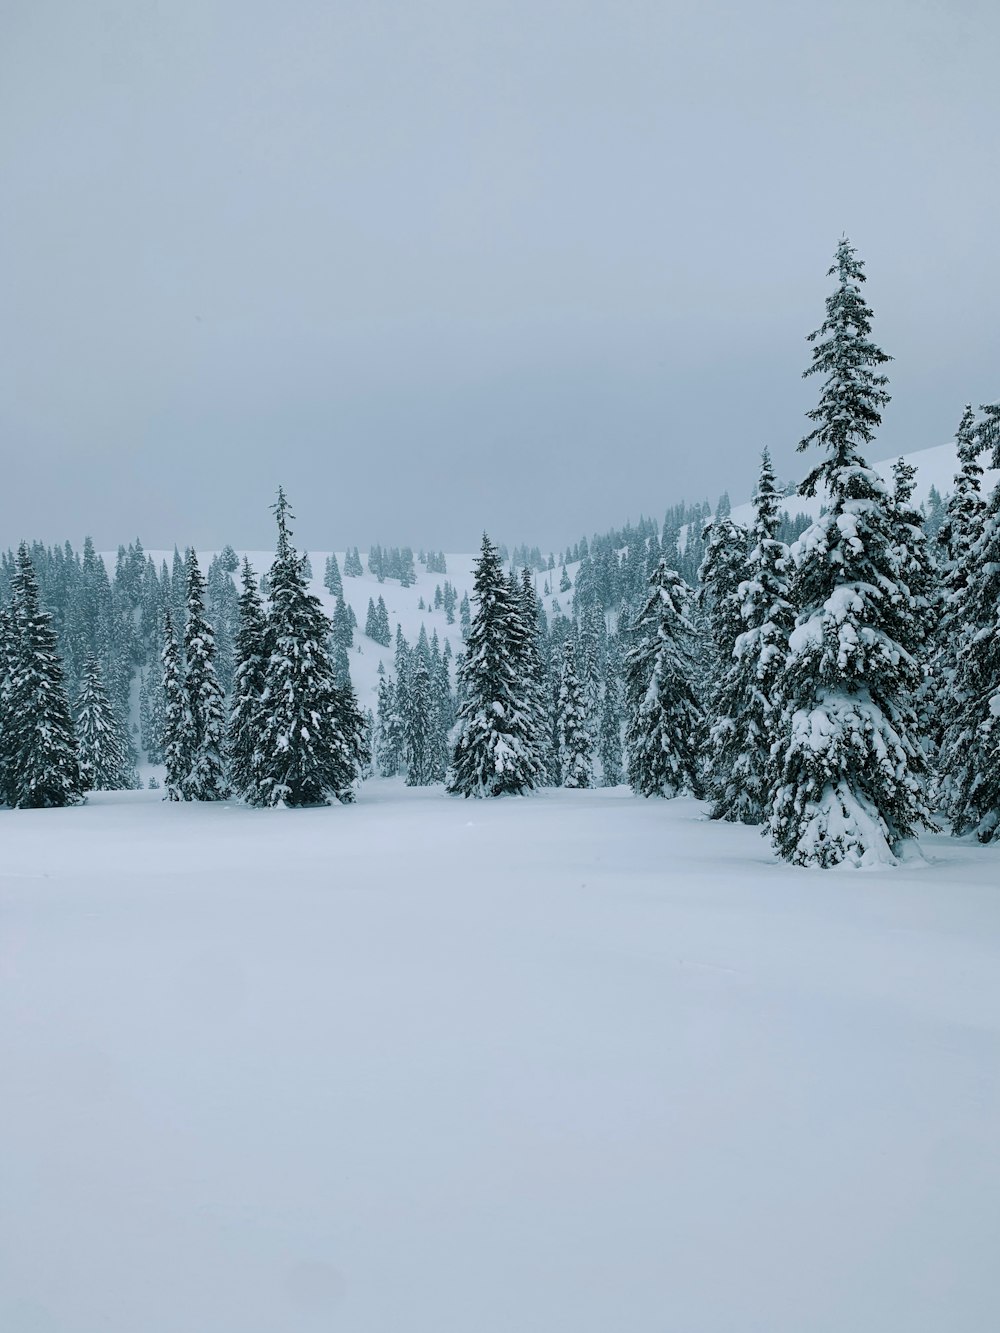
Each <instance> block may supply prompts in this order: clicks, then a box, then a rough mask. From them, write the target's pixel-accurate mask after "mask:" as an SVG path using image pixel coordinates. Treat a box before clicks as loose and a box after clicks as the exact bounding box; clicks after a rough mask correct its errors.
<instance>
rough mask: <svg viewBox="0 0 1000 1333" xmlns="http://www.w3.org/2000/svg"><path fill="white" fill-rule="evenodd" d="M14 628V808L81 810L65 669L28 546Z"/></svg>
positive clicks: (15, 584)
mask: <svg viewBox="0 0 1000 1333" xmlns="http://www.w3.org/2000/svg"><path fill="white" fill-rule="evenodd" d="M10 625H11V629H12V630H13V636H12V640H11V642H10V644H9V650H8V662H7V668H8V672H9V684H8V691H7V704H6V707H5V709H4V712H5V715H6V716H5V721H6V724H7V725H6V729H5V735H4V738H3V745H4V749H5V750H6V753H7V756H8V762H7V764H5V765H4V767H5V769H6V777H7V783H8V792H7V800H8V803H9V804H10V805H14V806H18V807H20V808H22V809H37V808H40V807H50V806H63V805H77V804H79V802H80V801H82V800H83V786H82V783H81V778H80V764H79V760H78V758H77V746H76V735H75V731H74V728H73V718H72V715H71V713H70V708H69V700H68V699H67V697H66V686H65V677H64V674H63V666H62V661H61V660H60V657H59V654H58V651H57V647H56V634H55V631H54V629H53V628H52V617H51V616H50V615H49V613H48V612H47V611H43V610H42V607H41V604H40V600H39V593H38V582H37V580H36V578H35V571H34V568H33V566H32V562H31V556H30V555H29V553H28V547H27V544H26V543H25V542H22V543H21V546H20V548H19V550H18V553H17V562H16V565H15V570H14V577H13V580H12V582H11V617H10Z"/></svg>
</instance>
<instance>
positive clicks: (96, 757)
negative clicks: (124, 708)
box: [76, 657, 134, 791]
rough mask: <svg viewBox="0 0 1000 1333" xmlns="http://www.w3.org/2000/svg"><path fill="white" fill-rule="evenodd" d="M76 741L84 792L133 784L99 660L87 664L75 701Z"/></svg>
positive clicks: (123, 743)
mask: <svg viewBox="0 0 1000 1333" xmlns="http://www.w3.org/2000/svg"><path fill="white" fill-rule="evenodd" d="M76 739H77V749H78V753H79V759H80V781H81V785H82V788H83V790H84V791H122V790H124V789H127V788H128V787H130V786H131V785H132V782H134V779H133V778H132V777H131V775H130V773H129V763H128V756H127V751H126V747H125V742H124V740H123V739H122V735H121V731H120V729H119V726H118V720H117V718H116V717H115V714H114V710H113V709H112V707H111V704H110V702H109V700H108V696H107V693H106V691H105V689H104V684H103V682H102V681H101V669H100V665H99V663H98V661H97V658H96V657H88V658H87V661H86V663H85V665H84V672H83V685H82V687H81V690H80V695H79V697H78V699H77V701H76Z"/></svg>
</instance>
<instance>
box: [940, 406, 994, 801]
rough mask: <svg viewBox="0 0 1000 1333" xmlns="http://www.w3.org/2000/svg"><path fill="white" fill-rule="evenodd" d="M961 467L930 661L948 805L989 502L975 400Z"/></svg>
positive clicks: (951, 502)
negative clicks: (972, 593)
mask: <svg viewBox="0 0 1000 1333" xmlns="http://www.w3.org/2000/svg"><path fill="white" fill-rule="evenodd" d="M955 444H956V446H957V452H958V461H959V465H960V466H959V471H958V473H957V474H956V476H955V488H954V490H953V491H952V493H951V495H950V496H949V497H948V505H947V508H946V510H945V515H944V519H943V521H942V524H941V527H940V529H939V530H938V545H939V548H940V550H941V552H942V556H943V560H942V572H941V582H942V586H941V607H940V614H939V617H938V622H937V632H936V636H935V639H936V641H935V647H934V654H933V660H932V673H933V685H934V696H935V697H934V702H935V705H936V707H935V714H936V716H935V719H934V724H933V727H932V736H933V739H934V740H935V741H936V742H937V744H938V746H939V747H942V748H943V749H946V750H947V751H948V758H947V759H945V760H944V762H943V763H942V766H941V771H940V773H939V775H938V782H937V793H936V794H937V798H938V800H939V801H940V802H941V805H942V806H943V807H944V808H945V809H947V808H948V807H949V806H950V804H951V799H952V788H953V785H954V784H953V780H952V773H951V770H952V769H955V768H956V764H957V768H961V767H962V764H963V762H964V758H963V755H962V751H961V748H960V746H961V742H960V736H961V732H962V727H963V723H962V716H963V713H964V709H965V704H966V702H967V700H965V699H964V698H962V697H961V694H960V686H959V667H960V664H961V661H962V658H963V657H964V655H965V652H966V644H967V640H968V638H969V637H970V636H971V634H972V633H974V632H975V630H974V628H973V627H972V626H971V625H970V624H969V623H968V621H967V620H966V611H967V604H966V599H967V592H968V588H969V584H970V582H971V581H972V580H973V579H974V578H975V569H974V567H973V563H972V552H973V548H974V547H975V544H976V542H977V541H978V539H979V537H980V535H981V533H982V529H983V518H984V515H985V513H986V503H985V501H984V500H983V497H982V494H981V492H982V479H983V469H982V467H981V465H980V462H979V459H980V457H981V456H982V453H983V450H984V447H985V442H984V440H983V438H982V432H981V428H980V427H979V426H978V425H977V423H976V414H975V412H974V411H973V410H972V405H971V404H966V407H965V411H964V412H963V414H962V420H961V422H960V423H959V427H958V431H957V433H956V435H955Z"/></svg>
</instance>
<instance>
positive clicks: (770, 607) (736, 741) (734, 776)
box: [709, 450, 793, 824]
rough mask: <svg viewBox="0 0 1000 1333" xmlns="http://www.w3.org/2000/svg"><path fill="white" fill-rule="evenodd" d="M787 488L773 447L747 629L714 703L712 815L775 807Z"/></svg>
mask: <svg viewBox="0 0 1000 1333" xmlns="http://www.w3.org/2000/svg"><path fill="white" fill-rule="evenodd" d="M781 500H782V496H781V492H780V491H779V489H778V487H777V483H776V480H775V476H774V470H773V468H772V467H771V459H770V455H769V454H768V452H767V450H765V451H764V455H763V458H762V460H761V468H760V480H759V482H758V485H757V493H756V495H755V497H754V508H755V510H756V519H755V521H754V526H753V532H752V535H751V550H750V553H749V556H748V562H747V563H748V570H747V577H746V579H745V580H744V581H743V582H742V583H741V584H740V585H739V588H738V592H737V598H736V604H737V607H738V610H739V613H740V626H741V631H740V633H739V634H738V635H737V637H736V640H735V643H734V644H733V650H732V655H731V660H730V662H729V664H728V666H727V667H726V670H725V672H724V674H723V676H722V677H721V680H720V683H719V686H718V688H717V689H716V691H715V693H714V696H713V700H714V708H715V715H714V719H713V722H712V728H711V731H710V733H709V749H710V752H711V771H712V774H713V795H714V798H715V799H714V804H713V807H712V818H713V819H729V820H734V821H742V822H743V823H745V824H760V823H762V822H763V821H764V820H765V819H766V818H767V816H768V812H769V810H770V805H771V780H772V776H773V774H772V763H771V744H772V742H773V741H774V740H775V739H776V738H777V736H778V735H779V731H780V722H781V719H780V713H779V711H778V708H777V704H776V687H777V682H778V680H779V678H780V676H781V672H782V670H783V668H784V662H785V653H786V652H787V648H788V636H789V634H790V633H791V630H792V623H793V620H792V608H791V604H790V603H789V601H788V577H787V566H788V547H787V546H786V545H785V544H784V542H781V541H779V540H778V536H777V534H778V529H779V527H780V523H781Z"/></svg>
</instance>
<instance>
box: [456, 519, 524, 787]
mask: <svg viewBox="0 0 1000 1333" xmlns="http://www.w3.org/2000/svg"><path fill="white" fill-rule="evenodd" d="M473 596H474V600H475V602H476V614H475V616H474V617H473V619H472V622H471V625H470V629H469V639H468V651H467V653H466V656H465V659H464V661H463V662H462V666H461V668H460V677H461V684H462V696H463V697H462V703H461V706H460V708H459V714H458V722H457V724H456V740H455V746H454V749H453V751H452V759H451V768H450V769H449V773H448V779H447V785H448V790H449V791H451V792H455V793H458V794H459V795H462V796H479V797H481V796H502V795H516V794H518V793H521V792H524V791H529V790H531V789H532V788H533V787H535V786H537V785H538V784H539V783H540V782H541V781H542V778H543V774H542V771H541V766H540V765H539V763H538V758H537V746H536V742H535V739H534V737H533V720H532V717H531V714H530V710H528V709H526V708H525V705H524V691H525V681H524V679H523V676H522V674H521V667H522V664H523V655H522V654H523V642H522V634H523V628H524V622H523V618H522V615H521V608H520V605H519V604H518V602H517V601H515V599H514V597H513V596H512V594H511V590H510V584H509V583H508V581H507V579H506V577H505V575H504V571H503V562H502V560H501V557H500V552H499V551H498V550H497V548H496V547H495V546H494V545H493V543H492V542H491V541H490V539H489V537H487V536H486V534H485V533H484V534H483V544H482V549H481V551H480V554H479V558H478V559H477V561H476V565H475V572H474V579H473Z"/></svg>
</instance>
